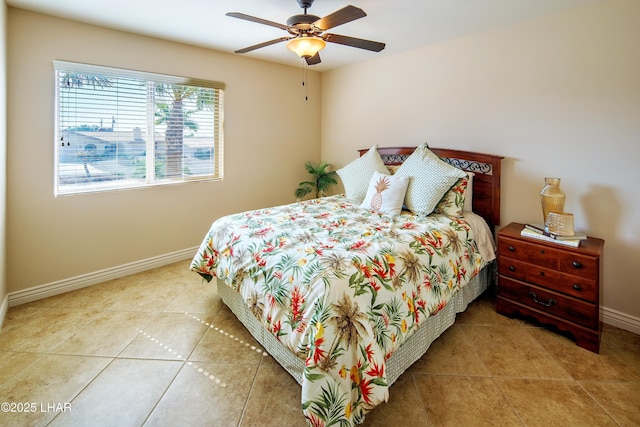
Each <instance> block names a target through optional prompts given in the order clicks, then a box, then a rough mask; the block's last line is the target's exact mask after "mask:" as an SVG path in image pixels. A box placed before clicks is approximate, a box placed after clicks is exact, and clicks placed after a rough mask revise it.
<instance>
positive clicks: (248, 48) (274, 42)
mask: <svg viewBox="0 0 640 427" xmlns="http://www.w3.org/2000/svg"><path fill="white" fill-rule="evenodd" d="M292 38H294V37H280V38H279V39H275V40H269V41H268V42H263V43H259V44H254V45H253V46H249V47H245V48H244V49H238V50H236V51H234V53H247V52H251V51H252V50H256V49H260V48H261V47H266V46H271V45H272V44H276V43H280V42H283V41H286V40H291V39H292Z"/></svg>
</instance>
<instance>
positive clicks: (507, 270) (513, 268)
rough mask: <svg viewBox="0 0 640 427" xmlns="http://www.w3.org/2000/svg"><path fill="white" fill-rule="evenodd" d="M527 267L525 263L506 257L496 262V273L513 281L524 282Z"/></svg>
mask: <svg viewBox="0 0 640 427" xmlns="http://www.w3.org/2000/svg"><path fill="white" fill-rule="evenodd" d="M527 266H528V264H527V263H526V262H522V261H518V260H517V259H513V258H508V257H500V260H499V261H498V273H499V274H503V275H505V276H509V277H513V278H514V279H520V280H526V279H527Z"/></svg>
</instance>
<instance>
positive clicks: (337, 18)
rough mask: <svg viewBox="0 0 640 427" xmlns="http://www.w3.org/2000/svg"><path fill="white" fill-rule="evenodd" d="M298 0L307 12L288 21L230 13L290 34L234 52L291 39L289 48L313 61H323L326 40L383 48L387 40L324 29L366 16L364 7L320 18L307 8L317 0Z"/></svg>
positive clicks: (313, 62)
mask: <svg viewBox="0 0 640 427" xmlns="http://www.w3.org/2000/svg"><path fill="white" fill-rule="evenodd" d="M297 1H298V4H299V5H300V7H301V8H302V9H304V14H302V15H293V16H292V17H290V18H289V19H287V25H284V24H279V23H277V22H273V21H268V20H266V19H262V18H256V17H255V16H251V15H246V14H244V13H239V12H229V13H227V16H231V17H233V18H238V19H244V20H246V21H251V22H257V23H258V24H264V25H270V26H272V27H276V28H280V29H281V30H285V31H286V32H288V33H289V34H290V35H289V36H285V37H280V38H278V39H275V40H269V41H267V42H263V43H258V44H256V45H253V46H249V47H245V48H244V49H239V50H236V51H235V53H247V52H251V51H252V50H255V49H260V48H262V47H266V46H270V45H272V44H276V43H280V42H283V41H287V40H288V41H289V42H288V43H287V48H288V49H289V50H291V51H293V52H295V53H296V54H297V55H298V56H299V57H301V58H303V59H304V60H305V61H306V62H307V64H309V65H314V64H319V63H320V54H319V53H318V52H320V50H322V49H323V48H324V47H325V45H326V42H330V43H338V44H342V45H345V46H351V47H357V48H359V49H366V50H371V51H374V52H380V51H381V50H382V49H384V47H385V44H384V43H380V42H375V41H371V40H364V39H359V38H356V37H349V36H341V35H339V34H329V33H325V31H327V30H329V29H331V28H334V27H337V26H338V25H342V24H345V23H347V22H351V21H355V20H356V19H360V18H363V17H365V16H367V14H366V13H365V12H364V11H363V10H362V9H360V8H358V7H355V6H351V5H349V6H346V7H343V8H342V9H340V10H337V11H335V12H333V13H331V14H329V15H327V16H325V17H324V18H320V17H318V16H315V15H311V14H307V9H308V8H310V7H311V5H312V4H313V2H314V0H297Z"/></svg>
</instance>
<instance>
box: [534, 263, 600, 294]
mask: <svg viewBox="0 0 640 427" xmlns="http://www.w3.org/2000/svg"><path fill="white" fill-rule="evenodd" d="M522 280H526V281H527V282H529V283H533V284H534V285H539V286H544V287H545V288H548V289H550V290H552V291H556V292H561V293H563V294H568V295H571V296H574V297H577V298H580V299H583V300H587V301H591V302H594V301H595V300H596V295H597V293H596V290H597V283H596V281H595V280H589V279H587V278H584V277H580V276H574V275H571V274H566V273H560V272H559V271H556V270H551V269H548V268H544V267H539V266H537V265H528V266H527V278H526V279H522Z"/></svg>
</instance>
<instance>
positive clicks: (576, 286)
mask: <svg viewBox="0 0 640 427" xmlns="http://www.w3.org/2000/svg"><path fill="white" fill-rule="evenodd" d="M573 289H575V290H576V291H581V290H582V286H580V285H578V284H577V283H576V284H574V285H573Z"/></svg>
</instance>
